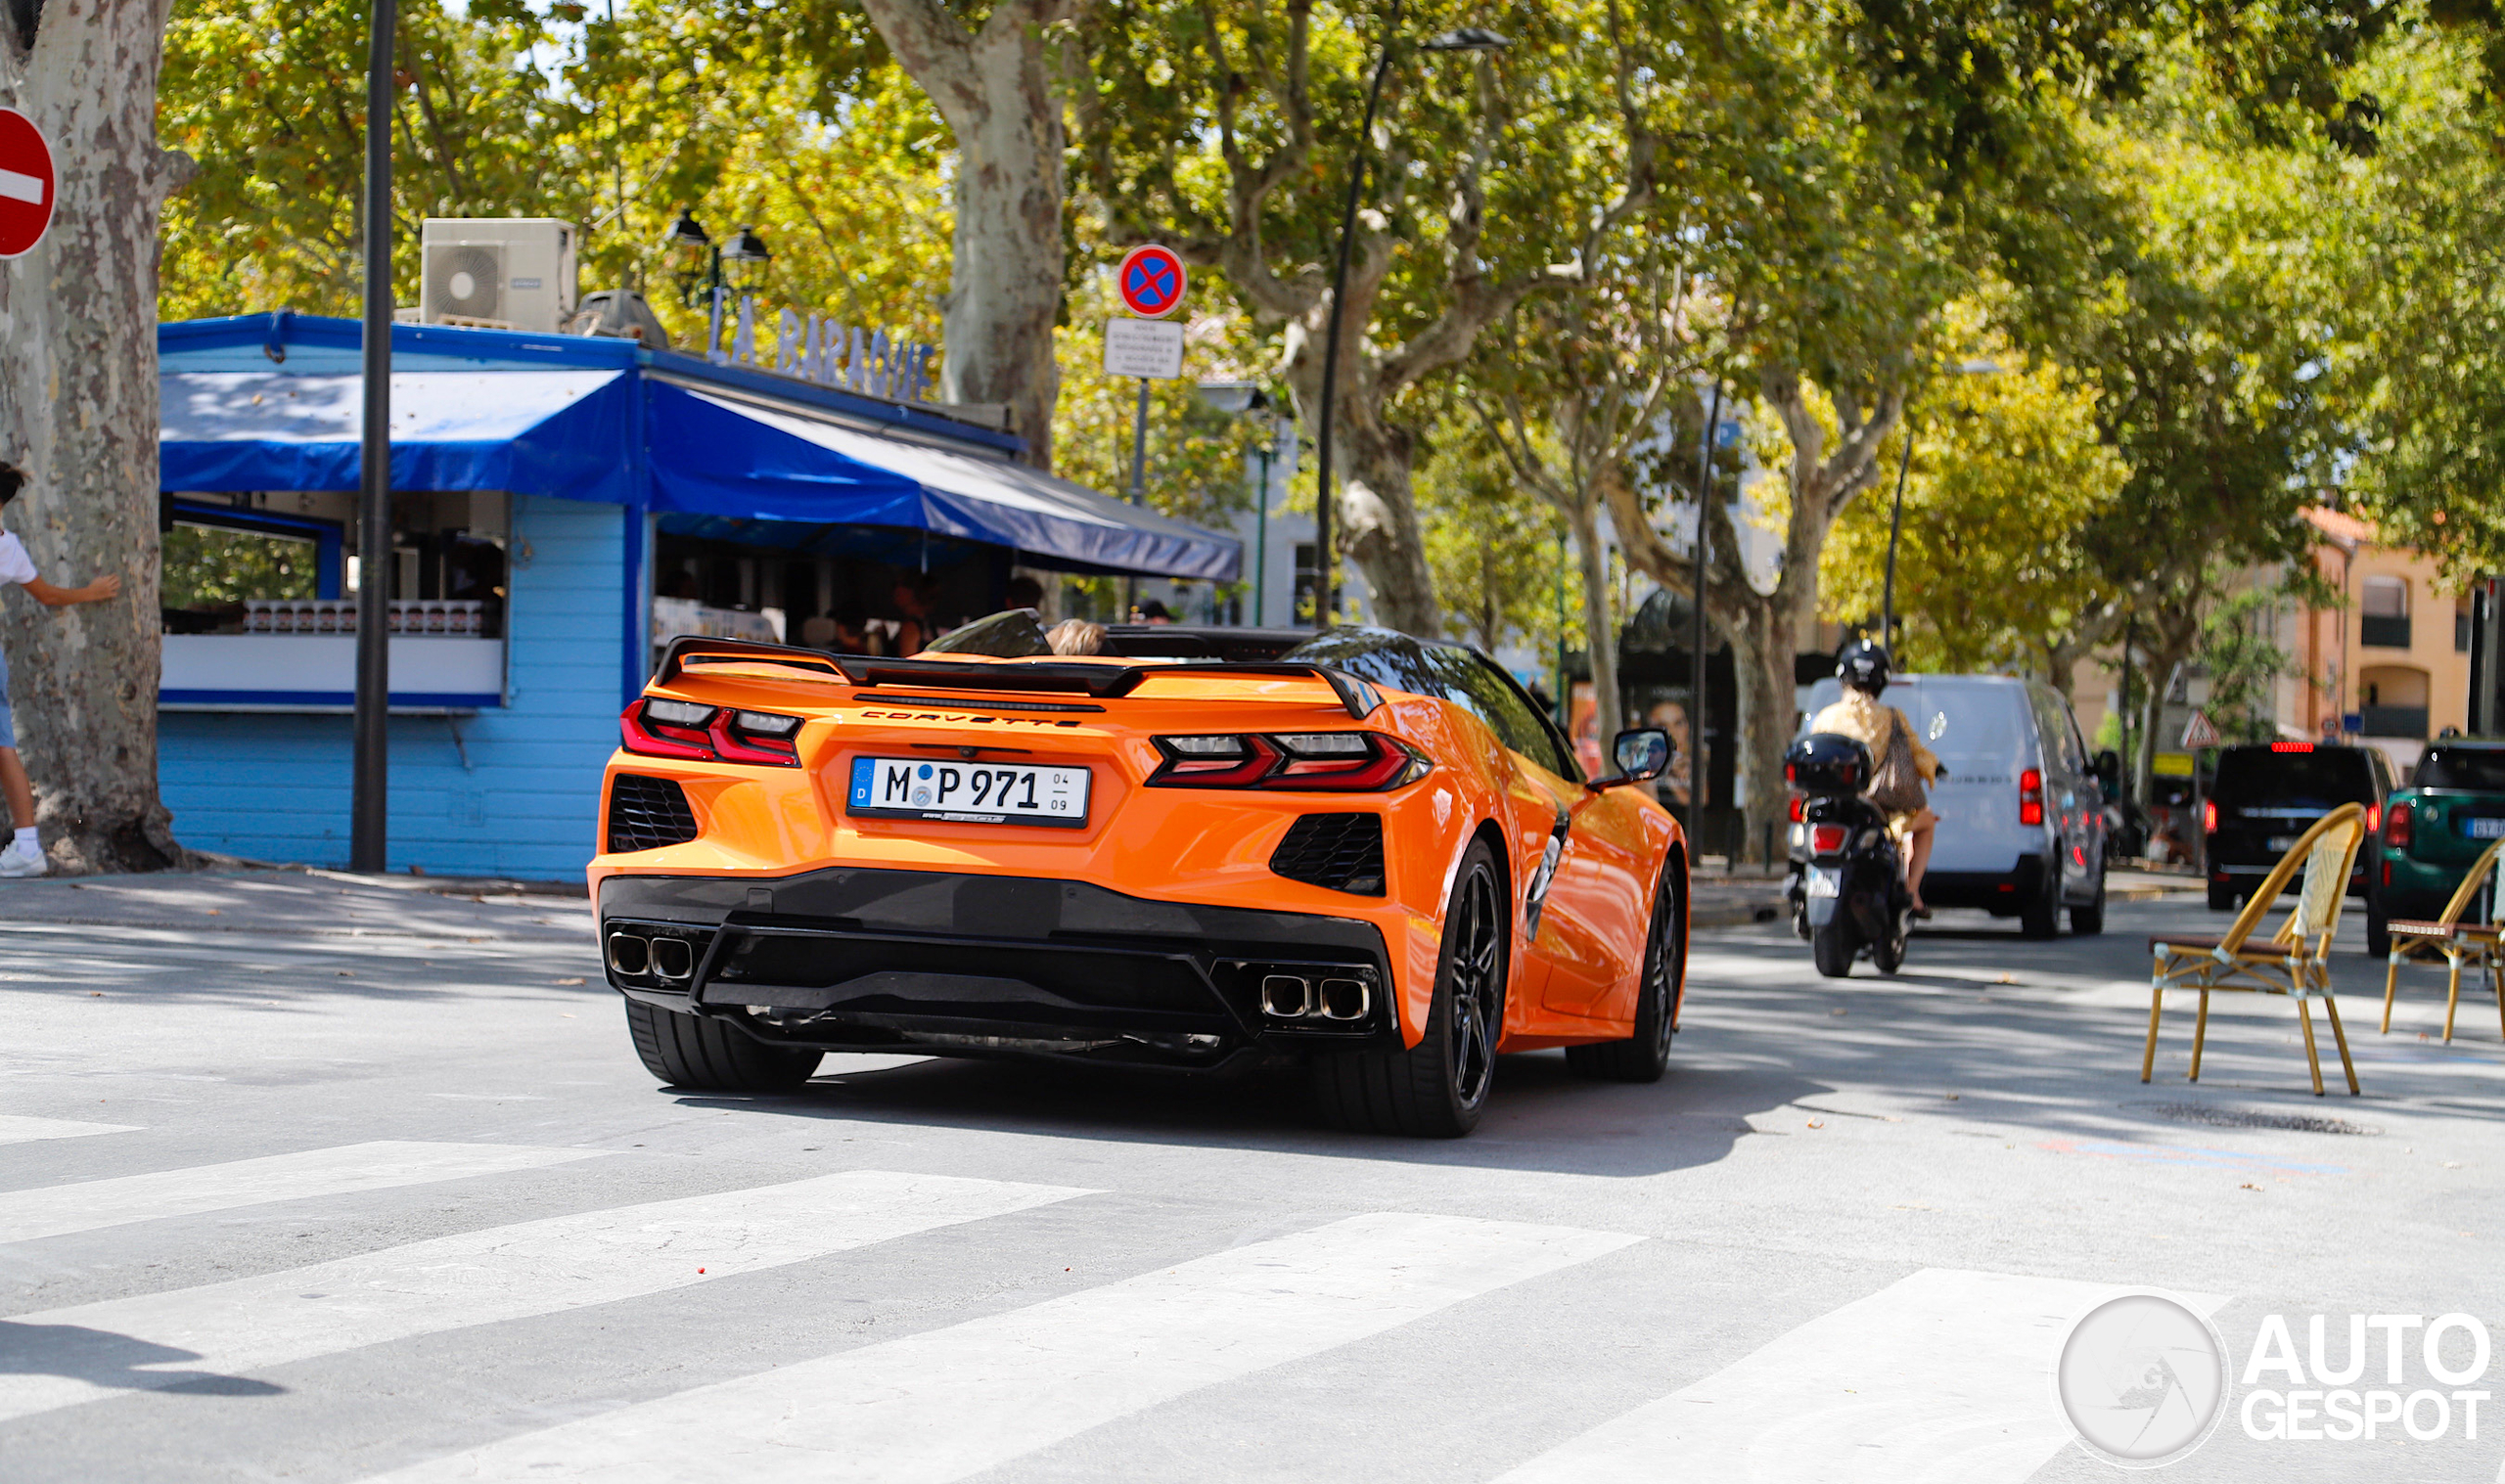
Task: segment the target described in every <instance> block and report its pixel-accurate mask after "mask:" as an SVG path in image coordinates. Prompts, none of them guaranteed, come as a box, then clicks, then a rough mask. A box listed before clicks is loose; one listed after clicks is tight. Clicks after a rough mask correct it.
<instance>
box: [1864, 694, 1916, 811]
mask: <svg viewBox="0 0 2505 1484" xmlns="http://www.w3.org/2000/svg"><path fill="white" fill-rule="evenodd" d="M1863 796H1864V797H1866V798H1868V799H1869V800H1870V802H1872V803H1874V804H1876V805H1878V806H1879V807H1880V808H1881V809H1883V810H1886V811H1887V812H1888V813H1890V814H1914V813H1917V812H1919V811H1921V810H1923V809H1925V808H1928V807H1929V806H1930V796H1929V795H1928V794H1926V793H1925V792H1924V791H1923V787H1922V770H1921V769H1919V768H1916V767H1915V766H1914V744H1913V739H1912V738H1910V737H1908V736H1907V735H1906V733H1905V720H1904V717H1903V716H1901V715H1900V714H1898V713H1896V712H1893V711H1890V713H1889V716H1888V745H1887V747H1886V749H1885V750H1884V752H1883V754H1882V756H1881V757H1880V759H1879V766H1878V767H1877V768H1875V769H1873V770H1872V771H1871V774H1870V787H1869V789H1868V790H1867V792H1865V794H1864V795H1863Z"/></svg>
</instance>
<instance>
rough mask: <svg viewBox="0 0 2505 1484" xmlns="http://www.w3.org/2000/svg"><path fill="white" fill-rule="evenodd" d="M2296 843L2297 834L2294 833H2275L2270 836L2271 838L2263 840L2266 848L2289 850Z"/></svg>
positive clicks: (2263, 845)
mask: <svg viewBox="0 0 2505 1484" xmlns="http://www.w3.org/2000/svg"><path fill="white" fill-rule="evenodd" d="M2296 843H2297V836H2295V835H2293V834H2274V835H2272V836H2270V838H2268V839H2266V840H2264V841H2262V848H2263V849H2265V850H2287V849H2291V848H2293V847H2294V846H2295V845H2296Z"/></svg>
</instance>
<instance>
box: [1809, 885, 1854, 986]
mask: <svg viewBox="0 0 2505 1484" xmlns="http://www.w3.org/2000/svg"><path fill="white" fill-rule="evenodd" d="M1858 947H1859V945H1858V944H1856V943H1854V942H1853V941H1852V923H1851V922H1849V921H1848V920H1847V919H1846V918H1845V911H1844V907H1843V905H1842V904H1841V903H1839V904H1838V905H1837V907H1836V915H1835V916H1834V917H1831V918H1829V919H1827V921H1826V922H1825V923H1824V924H1823V925H1821V926H1817V927H1812V928H1810V929H1809V962H1810V963H1812V964H1815V965H1817V966H1818V972H1820V973H1822V974H1824V975H1826V976H1827V977H1828V978H1830V979H1844V978H1849V977H1851V974H1852V956H1853V952H1854V950H1855V949H1856V948H1858Z"/></svg>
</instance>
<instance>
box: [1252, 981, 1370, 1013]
mask: <svg viewBox="0 0 2505 1484" xmlns="http://www.w3.org/2000/svg"><path fill="white" fill-rule="evenodd" d="M1373 1009H1374V986H1373V985H1371V984H1368V983H1367V982H1366V981H1365V980H1363V979H1354V978H1347V977H1344V976H1340V975H1332V976H1330V977H1327V978H1326V977H1310V976H1307V975H1304V974H1286V973H1276V974H1264V975H1262V976H1261V1013H1262V1014H1263V1015H1264V1016H1266V1017H1268V1018H1269V1019H1272V1020H1303V1021H1312V1020H1336V1021H1341V1022H1346V1021H1351V1020H1362V1019H1364V1018H1365V1017H1366V1014H1367V1012H1370V1011H1372V1010H1373Z"/></svg>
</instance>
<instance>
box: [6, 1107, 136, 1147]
mask: <svg viewBox="0 0 2505 1484" xmlns="http://www.w3.org/2000/svg"><path fill="white" fill-rule="evenodd" d="M138 1132H139V1130H137V1129H135V1128H132V1127H131V1126H130V1125H128V1124H126V1123H80V1122H78V1121H77V1120H75V1119H72V1118H32V1117H28V1116H26V1115H24V1114H22V1113H0V1144H32V1143H34V1142H35V1141H36V1140H39V1139H84V1138H86V1137H87V1136H89V1135H91V1134H136V1133H138Z"/></svg>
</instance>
